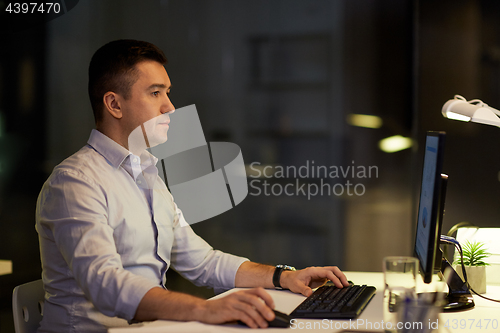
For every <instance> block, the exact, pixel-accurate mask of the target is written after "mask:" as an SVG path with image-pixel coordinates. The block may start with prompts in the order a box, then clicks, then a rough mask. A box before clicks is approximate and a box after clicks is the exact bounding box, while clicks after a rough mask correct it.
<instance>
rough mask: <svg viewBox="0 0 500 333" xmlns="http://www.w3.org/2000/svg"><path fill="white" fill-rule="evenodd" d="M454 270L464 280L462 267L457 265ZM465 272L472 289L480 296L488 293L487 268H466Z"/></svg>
mask: <svg viewBox="0 0 500 333" xmlns="http://www.w3.org/2000/svg"><path fill="white" fill-rule="evenodd" d="M454 268H455V271H457V273H458V275H459V276H460V277H461V278H462V280H463V279H464V277H463V276H462V266H460V265H456V266H455V267H454ZM465 272H466V273H467V281H469V284H470V286H471V288H472V289H474V291H475V292H477V293H478V294H484V293H486V266H465Z"/></svg>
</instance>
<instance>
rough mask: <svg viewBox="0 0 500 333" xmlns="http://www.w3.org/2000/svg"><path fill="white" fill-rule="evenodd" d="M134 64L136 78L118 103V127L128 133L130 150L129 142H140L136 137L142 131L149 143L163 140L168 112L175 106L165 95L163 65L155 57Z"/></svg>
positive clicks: (166, 79)
mask: <svg viewBox="0 0 500 333" xmlns="http://www.w3.org/2000/svg"><path fill="white" fill-rule="evenodd" d="M135 68H136V70H137V71H138V73H139V74H138V75H139V78H138V79H137V81H136V82H135V83H134V85H133V86H132V88H131V89H130V96H129V98H128V99H126V100H125V99H123V100H122V104H121V106H122V112H123V119H122V129H123V130H124V132H125V133H130V138H129V150H131V151H132V150H133V149H131V148H132V147H130V146H131V145H132V146H137V144H140V142H144V139H142V140H140V139H139V141H137V139H138V138H139V137H141V136H142V134H144V133H145V134H146V135H147V140H148V142H147V143H148V145H149V146H151V147H152V146H155V145H158V144H160V143H163V142H165V141H166V140H167V131H168V127H169V126H168V124H169V123H170V117H169V115H168V113H171V112H173V111H174V110H175V108H174V105H173V104H172V102H171V101H170V98H169V96H168V95H169V93H170V87H171V83H170V78H169V77H168V75H167V71H166V70H165V68H164V67H163V65H162V64H160V63H158V62H156V61H143V62H140V63H138V64H136V65H135ZM137 134H141V135H139V136H138V135H137ZM131 140H132V141H133V142H131ZM134 142H135V143H134ZM140 145H142V144H140Z"/></svg>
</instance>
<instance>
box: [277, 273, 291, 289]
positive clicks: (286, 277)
mask: <svg viewBox="0 0 500 333" xmlns="http://www.w3.org/2000/svg"><path fill="white" fill-rule="evenodd" d="M292 272H293V271H288V270H286V271H283V272H282V273H281V276H280V285H281V288H283V289H290V286H289V285H288V281H289V277H290V275H291V274H292Z"/></svg>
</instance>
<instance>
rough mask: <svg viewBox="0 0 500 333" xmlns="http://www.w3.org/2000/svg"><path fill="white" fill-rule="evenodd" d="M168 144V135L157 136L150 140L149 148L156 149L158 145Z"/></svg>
mask: <svg viewBox="0 0 500 333" xmlns="http://www.w3.org/2000/svg"><path fill="white" fill-rule="evenodd" d="M165 142H167V135H166V134H165V135H162V136H160V135H155V136H154V137H152V138H151V139H150V140H149V147H150V148H151V147H156V146H158V145H161V144H163V143H165Z"/></svg>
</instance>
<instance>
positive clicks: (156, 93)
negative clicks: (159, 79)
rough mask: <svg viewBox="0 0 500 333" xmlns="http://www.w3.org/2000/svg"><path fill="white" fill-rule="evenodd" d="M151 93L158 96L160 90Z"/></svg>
mask: <svg viewBox="0 0 500 333" xmlns="http://www.w3.org/2000/svg"><path fill="white" fill-rule="evenodd" d="M152 94H153V96H155V97H158V96H159V95H160V92H159V91H155V92H153V93H152Z"/></svg>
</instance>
